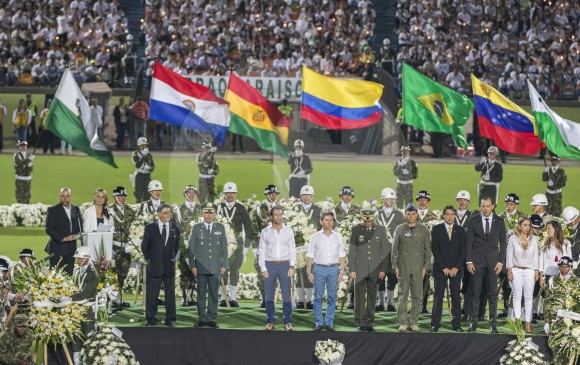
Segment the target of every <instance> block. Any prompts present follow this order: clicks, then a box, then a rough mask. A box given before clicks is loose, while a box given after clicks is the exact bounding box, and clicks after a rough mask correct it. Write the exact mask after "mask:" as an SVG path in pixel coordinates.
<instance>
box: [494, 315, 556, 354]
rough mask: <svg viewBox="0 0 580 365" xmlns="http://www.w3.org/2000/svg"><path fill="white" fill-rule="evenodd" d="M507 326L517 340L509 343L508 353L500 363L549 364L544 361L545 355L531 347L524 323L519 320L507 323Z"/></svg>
mask: <svg viewBox="0 0 580 365" xmlns="http://www.w3.org/2000/svg"><path fill="white" fill-rule="evenodd" d="M507 326H508V328H509V329H511V330H512V331H513V332H514V333H515V335H516V339H515V340H512V341H510V342H509V343H508V345H507V347H506V351H507V353H506V354H504V355H503V356H502V357H501V358H500V360H499V363H500V364H501V365H543V364H547V362H546V361H545V360H544V355H543V354H541V353H539V352H538V351H537V350H536V349H534V348H533V347H532V346H531V345H530V342H529V341H530V340H531V339H529V340H526V338H525V334H524V330H523V329H522V321H520V320H519V319H516V320H510V319H508V321H507Z"/></svg>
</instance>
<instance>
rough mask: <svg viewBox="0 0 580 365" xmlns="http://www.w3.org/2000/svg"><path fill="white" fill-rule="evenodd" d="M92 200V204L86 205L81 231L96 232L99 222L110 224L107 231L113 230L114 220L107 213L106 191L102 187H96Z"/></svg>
mask: <svg viewBox="0 0 580 365" xmlns="http://www.w3.org/2000/svg"><path fill="white" fill-rule="evenodd" d="M93 202H94V205H92V206H90V207H88V208H87V209H86V210H85V215H84V218H83V232H84V233H90V232H96V231H97V227H98V226H99V223H103V224H106V225H109V226H111V228H110V229H109V231H110V232H113V231H114V230H115V227H114V224H115V221H114V219H113V216H112V215H111V214H110V213H109V209H108V207H107V192H106V191H105V190H103V189H98V190H97V191H95V198H94V200H93Z"/></svg>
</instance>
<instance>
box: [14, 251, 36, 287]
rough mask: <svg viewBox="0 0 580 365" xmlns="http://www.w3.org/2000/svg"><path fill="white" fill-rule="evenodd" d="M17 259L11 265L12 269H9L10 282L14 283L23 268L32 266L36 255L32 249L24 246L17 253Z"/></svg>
mask: <svg viewBox="0 0 580 365" xmlns="http://www.w3.org/2000/svg"><path fill="white" fill-rule="evenodd" d="M18 258H19V259H20V261H18V262H17V263H16V264H14V266H12V270H10V281H11V283H12V284H16V279H17V278H18V277H19V276H20V275H21V274H22V272H23V271H24V269H26V268H27V267H29V266H32V264H33V263H34V260H36V255H35V254H34V251H32V250H31V249H29V248H24V249H22V251H20V253H19V254H18Z"/></svg>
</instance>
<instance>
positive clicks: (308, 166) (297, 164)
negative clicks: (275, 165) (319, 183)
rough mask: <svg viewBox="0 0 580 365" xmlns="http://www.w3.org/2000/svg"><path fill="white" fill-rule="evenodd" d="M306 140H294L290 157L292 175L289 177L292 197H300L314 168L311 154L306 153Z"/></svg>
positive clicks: (289, 163) (289, 188) (308, 182)
mask: <svg viewBox="0 0 580 365" xmlns="http://www.w3.org/2000/svg"><path fill="white" fill-rule="evenodd" d="M303 150H304V141H303V140H301V139H297V140H296V141H294V152H292V153H291V154H290V156H289V157H288V165H290V177H289V178H288V190H289V193H290V197H291V198H298V196H299V195H300V189H301V188H302V187H303V186H304V185H308V184H310V174H311V173H312V171H313V170H314V168H313V167H312V161H310V156H308V155H307V154H305V153H304V151H303Z"/></svg>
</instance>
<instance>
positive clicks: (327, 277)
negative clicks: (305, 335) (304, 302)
mask: <svg viewBox="0 0 580 365" xmlns="http://www.w3.org/2000/svg"><path fill="white" fill-rule="evenodd" d="M320 223H321V224H322V230H321V231H318V232H316V233H315V234H314V235H313V236H312V239H311V240H310V247H309V248H308V253H306V259H307V265H308V269H307V272H308V280H310V282H311V283H313V284H314V324H315V327H314V331H322V330H323V329H326V330H327V331H334V327H333V323H334V312H335V310H336V298H337V291H338V283H339V282H340V281H342V275H343V272H344V258H345V256H346V253H345V251H344V247H343V241H342V236H341V235H340V234H338V233H337V232H335V231H333V230H332V225H333V224H334V213H333V212H324V213H322V216H321V217H320ZM325 287H326V291H327V293H328V294H327V302H326V318H325V319H324V320H323V318H322V297H323V296H324V288H325Z"/></svg>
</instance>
